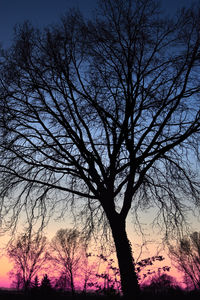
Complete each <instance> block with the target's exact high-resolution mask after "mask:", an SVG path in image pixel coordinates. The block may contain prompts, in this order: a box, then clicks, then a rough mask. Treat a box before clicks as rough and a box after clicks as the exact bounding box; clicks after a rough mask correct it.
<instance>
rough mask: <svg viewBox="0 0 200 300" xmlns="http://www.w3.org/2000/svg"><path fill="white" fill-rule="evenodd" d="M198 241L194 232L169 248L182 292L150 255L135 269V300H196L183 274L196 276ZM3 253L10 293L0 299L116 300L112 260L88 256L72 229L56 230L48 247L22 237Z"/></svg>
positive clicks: (38, 238) (37, 236)
mask: <svg viewBox="0 0 200 300" xmlns="http://www.w3.org/2000/svg"><path fill="white" fill-rule="evenodd" d="M199 237H200V235H199V233H196V232H194V233H192V234H191V235H190V236H189V237H185V238H183V239H181V240H180V241H179V242H178V243H177V245H176V246H174V247H171V248H170V253H171V256H172V258H173V257H174V258H176V262H177V264H178V267H179V270H180V271H182V272H183V270H184V268H183V267H185V270H186V271H185V274H184V280H185V282H184V283H185V285H186V287H187V290H186V289H183V288H181V287H180V285H179V284H178V283H177V281H176V279H175V278H174V277H172V276H170V275H169V274H168V272H169V271H170V267H168V266H159V267H157V266H155V263H157V262H158V263H159V262H161V261H163V260H164V257H163V256H161V255H156V256H152V257H148V258H146V259H142V260H140V261H138V262H137V263H135V269H136V271H137V276H138V280H139V282H140V288H141V292H140V298H141V299H143V298H144V299H147V298H148V297H154V298H160V297H161V296H162V297H163V298H168V297H170V298H175V297H177V296H181V297H183V298H184V297H186V298H187V297H190V298H191V297H194V298H195V297H199V296H200V293H199V288H198V282H197V280H196V284H193V282H194V281H193V279H192V277H191V274H190V273H189V270H191V269H193V270H195V273H194V274H193V277H195V278H198V277H199V275H200V274H199V273H198V272H197V271H198V266H199V265H198V264H199V261H200V258H199V256H200V255H199V252H198V249H199V247H198V246H199V245H200V238H199ZM7 253H8V256H9V257H10V259H11V260H12V262H13V265H14V267H13V270H12V271H11V272H10V277H11V279H12V285H11V287H12V289H10V290H7V291H5V290H0V296H1V298H2V299H26V298H27V299H39V298H42V299H43V298H44V297H47V298H48V299H59V298H61V299H62V298H66V299H67V298H69V299H70V298H73V299H74V298H77V299H82V298H85V297H87V298H90V299H93V298H95V299H96V298H99V297H100V298H105V299H106V298H108V299H110V298H120V297H122V292H121V283H120V272H119V269H118V267H117V266H116V264H115V259H114V258H113V256H109V255H105V254H103V253H100V254H99V253H91V252H88V249H87V247H86V245H85V240H84V236H83V235H82V234H81V232H79V231H78V230H77V229H60V230H58V231H57V233H56V235H55V237H54V238H53V239H52V241H51V242H48V240H47V238H46V237H45V236H43V234H42V233H41V232H39V233H33V232H25V233H22V234H21V235H19V236H17V237H16V239H15V240H13V241H12V242H10V245H9V247H8V249H7ZM191 257H192V258H193V267H192V266H191V262H192V261H191V259H190V258H191ZM189 259H190V264H189ZM186 261H187V262H188V264H187V266H186ZM195 268H196V269H195ZM42 274H43V276H42ZM189 275H190V278H191V280H190V281H189V279H188V277H189Z"/></svg>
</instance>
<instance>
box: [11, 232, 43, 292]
mask: <svg viewBox="0 0 200 300" xmlns="http://www.w3.org/2000/svg"><path fill="white" fill-rule="evenodd" d="M45 248H46V237H44V236H41V235H38V234H33V233H32V234H30V233H24V234H22V235H19V236H18V237H17V238H16V239H15V240H14V241H12V242H11V243H10V245H9V247H8V250H7V253H8V256H9V258H10V259H11V261H12V262H13V263H14V270H13V272H12V275H13V276H15V277H16V278H17V279H18V278H20V282H21V283H20V285H21V286H22V287H23V289H25V290H27V289H28V288H30V287H31V282H32V279H33V278H34V277H35V276H36V274H37V273H38V272H39V271H40V270H41V269H42V268H43V267H44V264H45V263H46V261H47V257H48V255H47V253H46V249H45Z"/></svg>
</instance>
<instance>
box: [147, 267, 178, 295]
mask: <svg viewBox="0 0 200 300" xmlns="http://www.w3.org/2000/svg"><path fill="white" fill-rule="evenodd" d="M146 288H148V289H149V290H150V291H151V292H153V293H154V294H157V293H168V292H169V290H171V289H175V288H177V282H176V279H175V278H174V277H172V276H170V275H168V274H165V273H164V274H161V273H160V272H159V273H158V274H156V275H154V276H153V277H152V278H151V280H150V282H149V284H147V285H146Z"/></svg>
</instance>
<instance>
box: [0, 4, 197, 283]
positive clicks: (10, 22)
mask: <svg viewBox="0 0 200 300" xmlns="http://www.w3.org/2000/svg"><path fill="white" fill-rule="evenodd" d="M97 2H98V1H97V0H0V44H1V45H2V46H3V47H5V48H6V47H9V45H10V44H11V41H12V36H13V27H14V25H15V24H18V23H23V21H25V20H29V21H30V22H32V23H33V24H34V25H35V26H37V27H39V28H43V27H44V26H46V25H48V24H52V23H56V22H57V21H58V19H59V17H60V16H62V14H63V13H64V12H65V11H67V10H68V9H69V8H71V7H75V8H79V9H80V11H81V12H83V14H84V15H85V16H88V17H89V16H90V14H91V11H92V10H93V9H95V6H96V3H97ZM190 2H192V1H190V0H162V3H163V9H164V11H165V12H166V13H167V14H173V13H175V11H176V9H177V8H179V7H181V6H183V5H188V3H190ZM147 215H148V218H149V222H148V221H147ZM147 215H143V217H142V219H141V220H142V222H141V223H142V224H143V230H144V233H145V234H146V240H147V241H148V240H149V241H151V242H149V243H148V244H147V246H148V247H147V248H145V247H144V249H143V255H142V258H145V257H148V256H149V255H152V256H153V255H156V254H157V253H156V252H157V248H159V249H161V244H160V242H161V237H162V236H161V235H159V234H158V233H157V232H156V231H155V232H153V231H149V223H150V220H151V218H152V216H153V214H150V215H149V213H148V214H147ZM70 222H71V221H70V220H69V218H68V220H67V221H65V222H63V221H62V222H55V221H52V222H51V223H50V224H49V227H48V229H47V231H46V233H47V236H48V238H49V239H51V238H52V237H53V236H54V234H55V233H56V231H57V230H58V229H60V228H65V227H69V226H70ZM197 228H198V223H197V222H196V221H195V223H194V230H195V229H196V230H198V229H197ZM128 234H129V238H130V240H131V242H132V244H133V245H134V246H133V248H134V255H135V256H136V257H137V255H138V253H139V252H140V244H141V243H142V239H141V238H139V229H138V233H135V227H134V226H133V224H132V219H131V217H130V218H129V221H128ZM6 240H7V237H6V236H3V237H1V238H0V248H1V247H2V246H3V245H4V244H5V242H6ZM162 253H164V254H163V255H164V256H165V257H166V255H165V250H163V252H162ZM1 256H2V257H1ZM1 256H0V287H9V286H10V281H9V277H8V272H9V270H10V269H11V267H12V265H11V264H10V263H9V261H8V259H7V258H6V257H5V256H4V253H3V252H2V253H1ZM169 264H170V261H169V259H167V258H166V260H165V261H164V262H163V265H169ZM172 275H177V273H176V270H175V268H174V269H173V272H172Z"/></svg>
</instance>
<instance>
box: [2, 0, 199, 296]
mask: <svg viewBox="0 0 200 300" xmlns="http://www.w3.org/2000/svg"><path fill="white" fill-rule="evenodd" d="M158 2H159V1H156V0H155V1H154V0H101V1H99V7H98V10H97V15H95V16H94V17H93V16H92V18H91V20H89V21H88V20H84V18H83V16H81V15H80V13H77V12H71V13H69V14H68V15H66V16H65V17H63V18H62V20H61V22H60V23H59V24H58V25H56V26H52V27H48V28H46V29H45V30H44V31H42V32H40V31H39V30H36V29H34V28H33V27H32V26H30V25H29V24H28V23H25V24H24V25H22V26H19V27H18V29H16V33H15V38H14V42H13V45H12V46H11V47H10V49H8V50H7V51H4V52H3V54H2V57H1V58H0V100H1V102H0V196H1V202H2V203H1V205H0V208H1V218H5V217H6V216H8V217H9V216H12V217H11V222H10V223H9V226H11V225H13V226H14V225H15V224H16V221H17V220H18V217H19V213H20V212H21V211H22V210H23V209H24V208H25V209H26V211H27V214H28V213H29V214H31V215H34V216H35V217H37V216H38V217H41V216H42V217H43V218H44V217H45V216H47V214H48V209H49V210H50V211H51V212H52V211H53V212H54V211H55V209H54V208H55V205H57V204H58V205H59V206H58V207H59V209H60V211H61V213H62V214H63V213H64V212H65V211H66V209H67V208H68V207H72V208H75V207H77V210H78V212H79V213H81V212H82V213H83V214H84V215H85V218H86V220H87V221H88V223H87V225H88V226H89V228H88V226H87V229H88V231H89V232H92V230H93V229H94V227H98V231H100V227H99V226H100V225H99V224H103V226H104V227H103V228H104V229H105V224H107V225H109V228H110V230H111V232H112V236H113V239H114V243H115V247H116V253H117V259H118V264H119V269H120V276H121V284H122V290H123V293H124V295H126V296H127V297H129V298H131V297H134V296H136V295H137V294H138V293H139V284H138V279H137V275H136V270H135V267H134V260H133V256H132V251H131V247H130V243H129V240H128V237H127V232H126V220H127V216H128V213H129V212H130V211H131V208H132V212H134V213H136V214H137V212H138V210H139V209H143V208H144V207H145V208H147V207H153V206H156V207H157V208H158V210H157V211H158V218H159V222H158V223H159V224H163V225H164V226H165V229H166V235H167V236H169V234H170V233H171V234H174V232H175V229H177V227H178V226H182V224H183V221H184V218H185V209H187V208H188V206H187V203H186V200H188V201H189V202H190V204H191V203H195V204H198V203H199V189H200V187H199V180H198V178H199V176H198V173H197V172H195V171H196V170H195V168H194V166H195V164H194V163H191V161H192V162H193V161H194V159H199V133H200V110H199V92H200V84H199V67H200V30H199V28H200V8H199V2H197V5H196V6H194V8H191V9H183V10H182V11H180V12H179V13H178V14H177V15H176V16H175V17H174V19H173V20H171V19H168V18H166V16H164V15H163V14H161V12H160V9H159V5H158ZM82 201H83V202H82ZM80 203H81V205H80ZM6 224H7V223H6ZM103 233H105V231H103Z"/></svg>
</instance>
